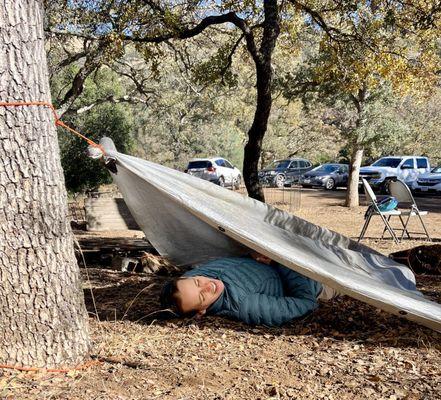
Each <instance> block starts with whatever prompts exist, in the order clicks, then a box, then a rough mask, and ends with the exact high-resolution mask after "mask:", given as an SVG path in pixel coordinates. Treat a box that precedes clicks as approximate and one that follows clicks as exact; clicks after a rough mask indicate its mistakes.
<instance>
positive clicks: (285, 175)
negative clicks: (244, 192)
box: [259, 158, 312, 188]
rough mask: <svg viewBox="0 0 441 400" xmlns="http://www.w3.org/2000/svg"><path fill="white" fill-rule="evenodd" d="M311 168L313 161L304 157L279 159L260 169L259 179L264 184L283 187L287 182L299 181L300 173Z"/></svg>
mask: <svg viewBox="0 0 441 400" xmlns="http://www.w3.org/2000/svg"><path fill="white" fill-rule="evenodd" d="M311 169H312V163H311V161H308V160H305V159H303V158H288V159H285V160H277V161H274V162H272V163H271V164H270V165H269V166H268V167H266V168H265V169H262V170H261V171H259V181H260V183H261V184H262V185H268V186H272V187H279V188H282V187H283V186H285V183H288V182H289V184H291V183H294V182H297V181H298V178H299V176H300V175H302V174H304V173H305V172H307V171H310V170H311Z"/></svg>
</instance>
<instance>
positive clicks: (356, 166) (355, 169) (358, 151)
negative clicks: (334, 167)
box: [345, 146, 363, 207]
mask: <svg viewBox="0 0 441 400" xmlns="http://www.w3.org/2000/svg"><path fill="white" fill-rule="evenodd" d="M362 159H363V148H360V147H357V146H356V147H355V148H354V149H353V150H352V154H351V163H350V164H349V179H348V190H347V192H346V203H345V205H346V206H347V207H357V206H358V204H359V202H358V179H359V175H360V167H361V161H362Z"/></svg>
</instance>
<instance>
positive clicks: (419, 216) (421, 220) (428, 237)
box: [415, 210, 432, 242]
mask: <svg viewBox="0 0 441 400" xmlns="http://www.w3.org/2000/svg"><path fill="white" fill-rule="evenodd" d="M415 212H416V214H417V215H418V218H419V219H420V222H421V225H422V226H423V229H424V232H426V236H427V239H429V242H431V241H432V239H431V238H430V236H429V232H427V229H426V225H425V224H424V221H423V218H422V217H421V215H420V212H419V210H415Z"/></svg>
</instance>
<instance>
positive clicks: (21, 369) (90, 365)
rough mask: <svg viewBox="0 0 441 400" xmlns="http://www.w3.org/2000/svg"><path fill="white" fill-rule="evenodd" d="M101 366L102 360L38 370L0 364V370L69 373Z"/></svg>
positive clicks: (36, 368)
mask: <svg viewBox="0 0 441 400" xmlns="http://www.w3.org/2000/svg"><path fill="white" fill-rule="evenodd" d="M97 364H101V361H100V360H91V361H87V362H85V363H84V364H81V365H79V366H77V367H74V368H38V367H20V366H18V365H7V364H0V369H13V370H16V371H26V372H55V373H57V372H58V373H68V372H71V371H81V370H83V369H87V368H89V367H92V366H93V365H97Z"/></svg>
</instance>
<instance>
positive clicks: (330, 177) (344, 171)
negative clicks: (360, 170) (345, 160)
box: [299, 163, 349, 190]
mask: <svg viewBox="0 0 441 400" xmlns="http://www.w3.org/2000/svg"><path fill="white" fill-rule="evenodd" d="M348 175H349V166H348V165H347V164H330V163H329V164H323V165H319V166H318V167H315V168H314V169H312V170H311V171H309V172H307V173H305V174H303V175H302V176H301V177H300V179H299V183H300V184H301V185H302V187H312V186H320V187H324V188H325V189H327V190H331V189H335V188H337V187H338V186H346V185H347V183H348Z"/></svg>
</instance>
